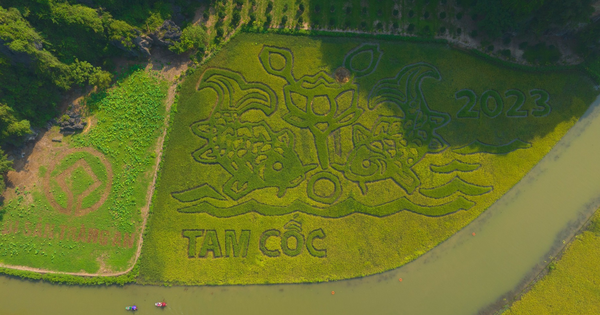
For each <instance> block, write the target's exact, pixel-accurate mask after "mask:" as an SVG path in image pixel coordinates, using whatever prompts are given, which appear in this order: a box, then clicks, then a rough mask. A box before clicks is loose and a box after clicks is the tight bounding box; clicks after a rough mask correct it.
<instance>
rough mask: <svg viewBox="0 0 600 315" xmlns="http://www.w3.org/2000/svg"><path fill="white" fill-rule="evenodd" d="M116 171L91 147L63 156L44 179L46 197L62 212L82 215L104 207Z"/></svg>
mask: <svg viewBox="0 0 600 315" xmlns="http://www.w3.org/2000/svg"><path fill="white" fill-rule="evenodd" d="M112 176H113V173H112V168H111V166H110V163H109V162H108V161H107V160H106V158H105V157H104V155H102V154H101V153H100V152H98V151H96V150H93V149H91V148H79V149H72V150H68V151H66V152H63V153H61V154H59V156H58V157H57V158H56V159H55V160H54V164H52V165H51V166H50V167H49V169H48V170H47V172H46V176H45V177H44V183H45V189H44V192H45V194H46V198H47V199H48V202H50V205H52V207H54V209H56V210H58V212H60V213H63V214H68V215H75V216H82V215H85V214H88V213H90V212H92V211H95V210H97V209H98V208H100V207H101V206H102V205H103V204H104V202H105V201H106V199H107V198H108V195H109V193H110V188H111V184H112Z"/></svg>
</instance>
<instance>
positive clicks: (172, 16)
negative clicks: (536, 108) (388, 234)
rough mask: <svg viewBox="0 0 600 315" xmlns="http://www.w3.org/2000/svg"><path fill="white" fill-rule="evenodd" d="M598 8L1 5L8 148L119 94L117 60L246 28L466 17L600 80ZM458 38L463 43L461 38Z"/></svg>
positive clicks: (267, 2)
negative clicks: (562, 44)
mask: <svg viewBox="0 0 600 315" xmlns="http://www.w3.org/2000/svg"><path fill="white" fill-rule="evenodd" d="M593 4H594V1H592V0H533V1H520V0H501V1H499V0H404V1H401V0H398V1H392V0H389V1H388V0H385V1H371V2H366V4H365V2H360V4H359V2H356V1H346V0H344V1H339V0H327V1H326V0H290V1H288V0H276V1H275V0H274V1H271V0H212V1H196V0H170V1H169V0H128V1H121V0H78V1H77V0H0V146H1V147H2V148H4V149H5V150H10V149H12V148H14V147H17V146H19V145H21V144H22V142H23V139H24V137H25V136H26V135H27V134H29V133H30V132H31V128H32V127H39V126H44V125H45V124H46V123H47V122H48V121H49V120H50V119H52V118H55V117H57V116H58V114H59V113H58V104H59V102H60V100H61V96H62V95H64V94H65V92H67V91H69V90H71V89H84V88H86V87H90V86H97V87H98V88H100V89H103V88H107V87H109V86H110V85H111V83H112V82H113V79H114V76H115V66H114V60H115V58H117V57H126V58H139V59H140V60H144V58H146V57H148V56H149V55H150V50H149V49H150V48H151V47H152V46H166V47H168V48H169V49H170V50H171V51H173V52H175V53H185V52H188V51H196V52H198V53H195V54H192V55H191V56H192V58H194V59H195V60H198V59H201V58H202V56H204V54H205V53H206V54H208V53H209V52H210V51H211V50H214V49H217V48H218V45H219V44H220V43H221V42H223V40H224V39H225V38H226V37H227V36H228V34H231V33H233V32H235V31H236V30H238V29H240V27H242V26H246V27H247V28H248V29H250V28H254V29H258V30H259V31H265V30H266V29H268V28H287V29H290V30H293V29H298V28H313V29H314V28H317V29H335V30H342V29H347V30H357V31H366V32H372V33H377V32H389V33H394V32H395V29H398V28H403V27H404V26H402V25H399V24H398V22H392V21H394V20H393V17H398V16H399V15H406V19H417V20H425V21H428V23H429V21H437V20H439V21H442V20H447V19H450V16H448V17H447V16H446V15H447V13H446V11H448V12H450V11H452V12H456V13H455V14H453V16H452V19H455V20H456V21H460V20H461V19H463V18H462V17H463V16H465V18H464V19H463V20H467V17H469V18H470V21H472V22H473V23H476V27H477V29H478V30H479V33H480V34H481V35H479V37H482V38H485V39H486V40H490V41H491V40H495V39H498V38H504V39H505V40H508V41H510V40H511V39H515V38H519V36H521V35H522V34H536V35H539V36H545V35H548V34H550V35H556V36H563V37H568V38H569V39H571V42H572V43H573V44H572V45H573V46H574V50H575V51H576V52H577V53H578V54H579V55H580V56H581V57H583V58H585V59H586V64H587V67H588V68H594V69H599V70H600V62H598V61H597V60H598V59H599V57H598V56H599V52H600V41H599V39H600V22H598V19H595V18H594V17H593V13H594V8H593ZM353 6H354V7H353ZM437 7H441V8H443V10H440V12H439V13H435V14H431V15H432V16H431V17H430V13H429V12H430V11H431V12H437V11H434V10H435V8H437ZM398 8H401V9H400V10H401V12H399V9H398ZM198 9H200V10H202V11H201V12H200V13H202V14H201V15H200V16H201V18H200V23H199V24H198V25H192V24H191V21H192V19H193V17H194V15H195V14H196V11H197V10H198ZM417 9H418V10H417ZM419 10H420V11H419ZM415 11H417V13H416V14H415ZM275 12H277V13H278V14H280V15H281V16H278V17H277V19H279V20H273V16H274V14H275ZM422 12H424V13H422ZM448 15H449V14H448ZM342 16H346V18H340V17H342ZM388 16H389V19H388V20H386V19H385V17H388ZM354 20H356V21H354ZM165 21H166V22H165ZM381 21H384V22H385V21H388V22H390V23H389V24H390V25H391V26H389V27H387V26H384V24H382V22H381ZM407 21H413V20H407ZM209 22H210V23H209ZM415 23H416V24H415ZM415 25H417V26H418V23H417V22H411V23H408V24H407V25H406V29H405V30H406V31H407V32H409V33H410V32H411V27H412V28H413V29H415ZM436 25H438V24H436ZM439 25H441V24H439ZM439 25H438V26H439ZM442 31H443V32H447V30H446V27H444V26H442V27H439V32H438V33H437V34H438V35H439V34H440V33H442ZM448 31H449V30H448ZM453 31H454V32H458V34H460V28H458V29H454V30H453ZM396 33H398V32H397V31H396ZM400 33H401V32H400ZM475 33H476V31H475ZM414 35H417V36H425V37H433V36H436V32H433V31H431V29H430V26H429V24H427V25H425V26H424V27H423V28H422V29H421V30H419V31H415V32H414ZM471 35H472V36H474V35H475V34H471ZM529 54H530V56H532V57H531V60H532V61H534V63H535V61H540V60H542V61H544V63H547V62H548V61H555V60H556V59H557V58H556V57H555V56H554V57H553V55H552V54H555V51H552V50H551V49H549V48H547V47H546V46H545V45H543V43H539V44H537V45H535V46H532V47H530V48H529ZM544 54H546V55H548V56H550V57H548V58H546V57H544ZM528 60H529V59H528ZM599 72H600V71H599ZM8 169H10V163H9V162H7V161H6V155H5V154H4V152H0V173H6V171H7V170H8ZM0 182H3V181H0ZM0 188H2V187H0Z"/></svg>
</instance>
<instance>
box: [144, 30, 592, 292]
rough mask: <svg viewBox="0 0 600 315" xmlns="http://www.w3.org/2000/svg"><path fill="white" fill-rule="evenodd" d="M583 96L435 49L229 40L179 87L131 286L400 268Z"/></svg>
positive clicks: (455, 225)
mask: <svg viewBox="0 0 600 315" xmlns="http://www.w3.org/2000/svg"><path fill="white" fill-rule="evenodd" d="M341 67H344V68H345V69H346V70H344V69H340V68H341ZM592 87H593V83H592V82H591V80H589V79H588V78H586V77H585V76H584V75H583V74H581V73H579V72H575V71H562V72H561V71H555V72H536V71H533V70H531V71H524V70H516V69H508V68H503V67H499V66H498V65H495V64H491V63H489V62H487V61H485V60H482V59H480V58H479V57H476V56H473V55H470V54H468V53H466V52H463V51H459V50H455V49H451V48H449V47H446V46H444V45H441V44H426V43H421V44H416V43H408V42H402V41H394V42H392V41H379V40H368V39H350V38H327V37H323V38H317V37H313V38H311V37H291V36H289V37H287V36H281V35H267V34H242V35H238V36H236V37H235V38H233V39H232V40H231V42H230V43H229V44H228V45H227V46H226V47H225V48H223V49H222V50H221V51H220V53H219V54H218V55H216V56H214V57H213V58H212V59H211V60H210V61H209V62H208V63H207V64H205V65H204V66H202V67H200V68H199V69H197V71H196V72H195V73H194V74H192V75H190V76H189V77H187V79H186V81H185V82H184V83H183V84H182V86H181V89H180V98H179V102H178V106H177V112H176V113H174V114H173V115H174V116H173V117H172V125H171V126H170V128H171V130H170V133H169V140H168V142H167V143H166V145H165V151H164V156H163V161H162V168H161V173H160V180H159V182H158V184H157V185H158V186H157V190H156V195H155V196H154V202H153V207H152V212H153V213H152V216H151V218H150V220H149V223H148V224H149V226H148V233H147V235H146V236H145V241H144V246H143V254H142V258H141V265H140V276H139V282H141V283H152V284H162V283H167V284H187V285H197V284H249V283H297V282H318V281H330V280H339V279H347V278H352V277H359V276H364V275H369V274H374V273H379V272H383V271H385V270H389V269H392V268H396V267H398V266H400V265H403V264H405V263H407V262H410V261H412V260H414V259H415V258H416V257H419V256H420V255H422V254H423V253H424V252H426V251H428V250H429V249H431V248H433V247H434V246H436V245H437V244H439V243H440V242H442V241H444V240H445V239H447V238H448V237H449V236H451V235H452V234H453V233H455V232H456V231H458V230H459V229H460V228H462V227H464V226H465V225H466V224H468V223H469V222H470V221H471V220H473V219H474V218H475V217H477V216H478V215H479V214H481V213H482V212H483V211H484V210H485V209H486V208H488V207H489V206H490V205H491V204H493V203H494V202H495V201H496V200H497V199H498V198H499V197H500V196H502V195H503V194H504V193H505V192H506V191H507V190H508V189H510V188H511V187H512V186H513V185H514V184H515V183H517V182H518V181H519V180H520V179H521V178H522V177H523V176H524V175H525V174H526V173H527V171H528V170H529V169H531V167H533V165H535V164H536V163H537V161H539V160H540V159H541V158H542V157H543V156H544V155H545V154H546V153H547V152H548V151H549V150H550V148H551V147H552V146H553V145H554V144H555V143H556V142H557V141H558V140H559V139H560V138H561V137H562V136H563V135H564V134H565V132H566V131H567V130H568V129H569V128H570V127H571V126H572V125H573V124H574V123H575V122H576V121H577V119H578V118H579V117H580V116H581V115H582V114H583V112H584V111H585V110H586V109H587V106H588V104H590V103H591V102H592V100H593V98H594V97H595V92H594V90H593V88H592Z"/></svg>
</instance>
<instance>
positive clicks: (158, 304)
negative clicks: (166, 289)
mask: <svg viewBox="0 0 600 315" xmlns="http://www.w3.org/2000/svg"><path fill="white" fill-rule="evenodd" d="M154 306H156V307H165V306H167V303H165V302H156V303H154Z"/></svg>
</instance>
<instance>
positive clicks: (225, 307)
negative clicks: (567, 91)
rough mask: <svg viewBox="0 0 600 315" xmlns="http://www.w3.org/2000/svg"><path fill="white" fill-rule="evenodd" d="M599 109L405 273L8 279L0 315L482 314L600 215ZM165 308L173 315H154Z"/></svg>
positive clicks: (2, 280) (1, 282)
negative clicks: (250, 281) (133, 280)
mask: <svg viewBox="0 0 600 315" xmlns="http://www.w3.org/2000/svg"><path fill="white" fill-rule="evenodd" d="M599 104H600V97H599V98H598V99H596V101H595V102H594V104H593V105H592V106H591V107H590V109H589V110H588V111H587V112H586V114H585V115H584V116H583V117H582V118H581V119H580V121H579V122H578V123H577V124H576V125H575V126H574V127H573V128H572V129H571V130H569V132H568V133H567V135H566V136H565V137H564V138H563V139H561V141H560V142H559V143H558V144H557V145H556V146H555V147H554V148H553V149H552V151H551V152H550V153H549V154H548V155H547V156H545V157H544V158H543V159H542V161H540V163H538V164H537V165H536V166H535V167H534V168H533V169H532V170H531V172H529V173H528V174H527V175H526V176H525V178H524V179H523V180H521V182H519V183H518V184H517V185H515V187H513V188H512V189H511V190H510V191H509V192H508V193H507V194H506V195H504V196H503V197H502V198H501V199H500V200H499V201H498V202H496V203H495V204H494V205H493V206H492V207H490V208H489V209H488V210H486V212H484V213H483V214H482V215H481V216H480V217H478V218H477V219H476V220H474V221H473V222H472V223H471V224H469V225H468V226H467V227H466V228H464V229H463V230H461V231H459V232H458V233H457V234H455V235H454V236H452V237H451V238H450V239H448V240H447V241H446V242H444V243H443V244H441V245H440V246H438V247H436V248H434V249H433V250H431V251H430V252H428V253H427V254H425V255H423V256H422V257H420V258H419V259H417V260H415V261H414V262H412V263H410V264H408V265H406V266H403V267H401V268H398V269H396V270H392V271H389V272H386V273H383V274H380V275H375V276H370V277H365V278H361V279H353V280H346V281H338V282H332V283H321V284H301V285H252V286H223V287H209V286H205V287H170V288H167V287H151V286H138V285H128V286H125V287H70V286H58V285H51V284H47V283H40V282H33V281H23V280H18V279H12V278H8V277H0V296H1V297H2V303H0V314H3V315H17V314H18V315H21V314H23V315H25V314H26V315H30V314H49V315H54V314H56V315H59V314H60V315H70V314H77V315H79V314H88V315H93V314H98V315H100V314H102V315H105V314H120V313H125V310H124V307H125V306H126V305H132V304H136V305H137V306H138V307H139V311H138V313H143V314H244V315H251V314H257V315H258V314H260V315H269V314H286V315H291V314H302V315H305V314H311V315H316V314H411V315H417V314H445V315H452V314H460V315H464V314H476V313H477V312H478V311H480V310H482V309H485V308H486V307H489V306H490V305H491V304H493V303H495V302H497V301H499V300H500V301H501V300H502V298H503V297H505V296H507V295H508V296H510V294H511V292H513V291H514V290H518V289H519V288H520V286H521V285H523V284H524V283H526V281H528V280H529V279H530V278H531V276H532V275H535V274H537V273H538V272H539V271H540V270H541V268H544V266H545V265H546V261H548V258H549V256H550V255H552V254H555V253H556V252H557V251H558V250H559V249H560V248H561V247H562V246H563V241H565V240H569V238H570V237H571V236H572V235H573V233H574V232H575V231H576V230H578V229H579V228H580V227H581V225H582V224H583V223H584V222H585V221H586V220H587V218H589V217H590V216H591V215H592V214H593V212H594V210H595V209H596V208H597V207H598V206H599V205H600V159H599V157H600V141H599V136H600V106H599ZM473 233H475V235H473ZM400 278H401V279H402V281H399V279H400ZM332 291H334V292H335V294H332ZM162 300H165V301H166V302H168V307H167V308H166V309H162V310H161V309H157V308H155V307H154V306H153V303H154V302H157V301H162Z"/></svg>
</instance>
